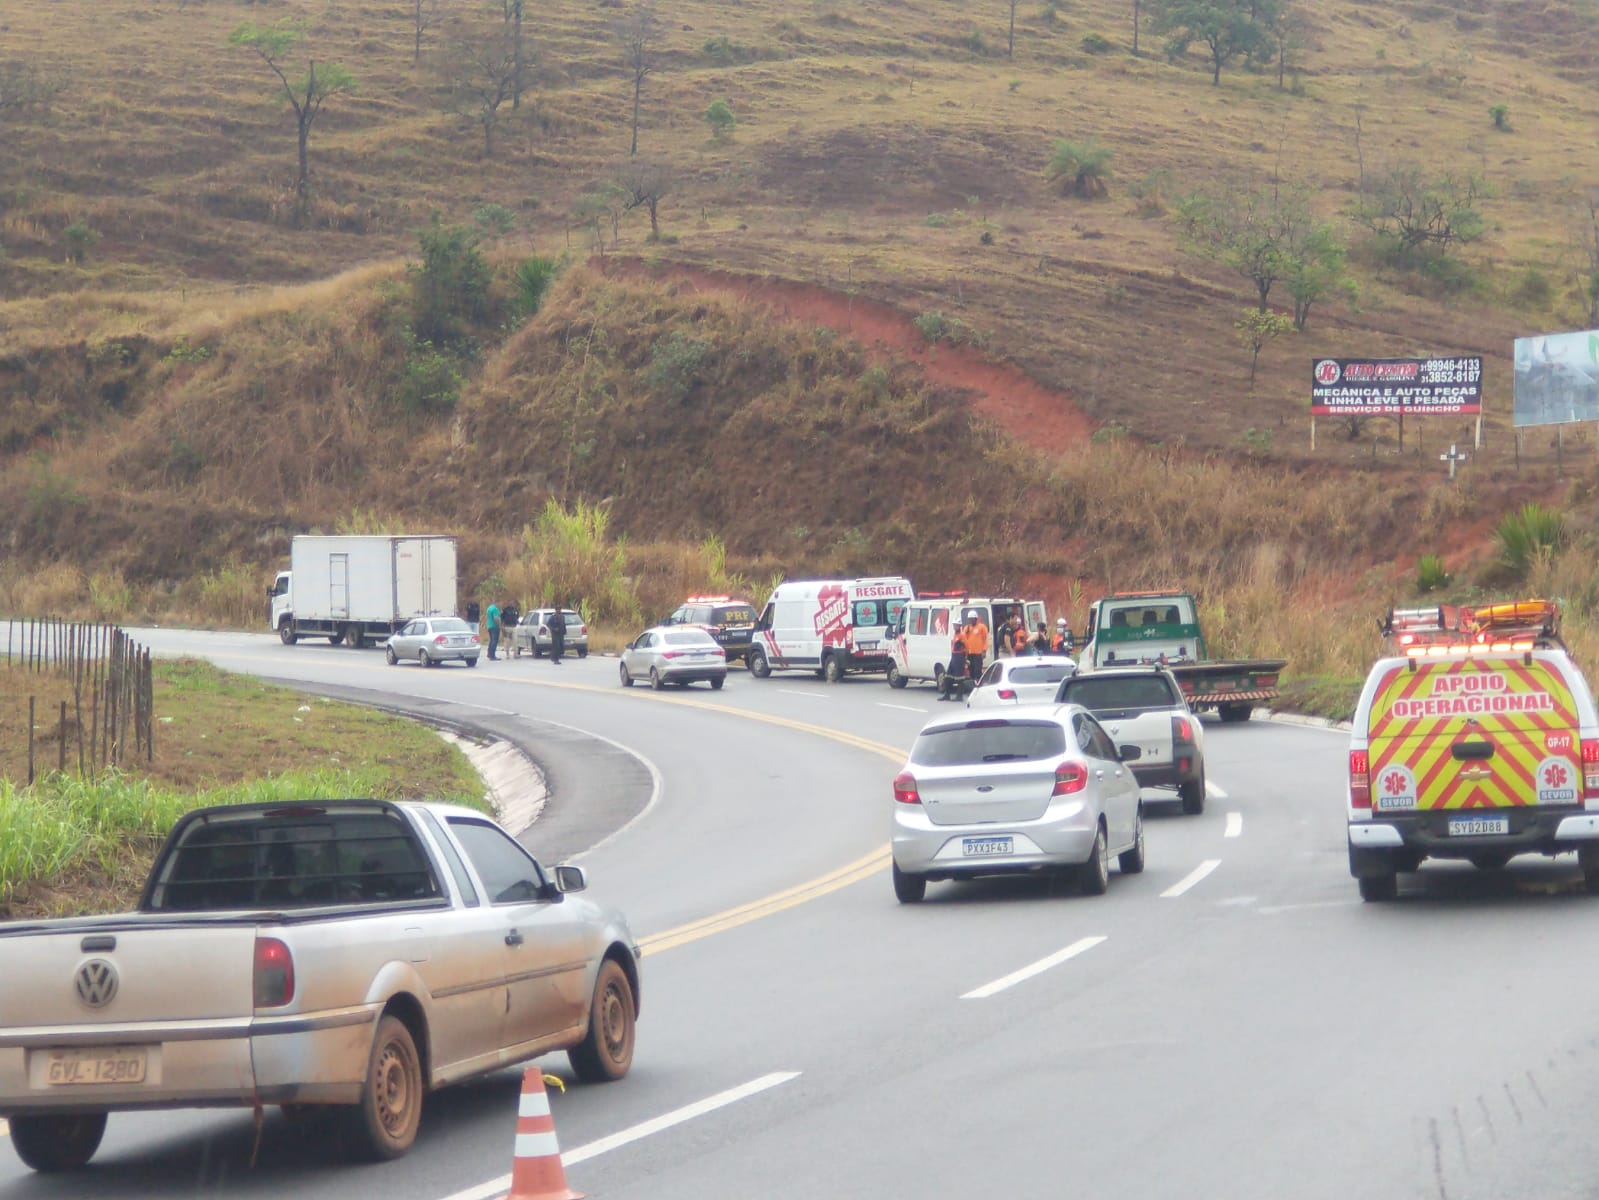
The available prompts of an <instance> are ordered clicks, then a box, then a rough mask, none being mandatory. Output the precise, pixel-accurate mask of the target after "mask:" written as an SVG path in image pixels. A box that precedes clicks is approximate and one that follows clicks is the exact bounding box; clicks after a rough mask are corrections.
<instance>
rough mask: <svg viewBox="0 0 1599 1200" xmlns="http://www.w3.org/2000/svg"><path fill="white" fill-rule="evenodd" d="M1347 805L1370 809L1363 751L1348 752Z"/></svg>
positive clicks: (1368, 760)
mask: <svg viewBox="0 0 1599 1200" xmlns="http://www.w3.org/2000/svg"><path fill="white" fill-rule="evenodd" d="M1583 749H1584V750H1585V751H1586V749H1587V747H1586V746H1585V747H1584V748H1583ZM1349 803H1350V806H1351V807H1353V808H1370V807H1371V756H1370V755H1369V754H1368V753H1367V752H1366V751H1364V750H1351V751H1350V752H1349Z"/></svg>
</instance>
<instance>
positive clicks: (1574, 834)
mask: <svg viewBox="0 0 1599 1200" xmlns="http://www.w3.org/2000/svg"><path fill="white" fill-rule="evenodd" d="M1558 626H1559V608H1558V607H1557V605H1555V604H1554V603H1553V602H1552V601H1544V600H1524V601H1518V602H1515V603H1510V604H1490V605H1482V606H1478V607H1476V608H1458V609H1456V608H1449V607H1446V606H1440V607H1435V608H1428V609H1408V610H1404V609H1401V610H1395V611H1393V612H1391V613H1390V614H1389V616H1388V620H1387V622H1386V624H1385V626H1384V634H1385V636H1386V638H1387V640H1388V644H1389V647H1390V650H1391V652H1392V653H1391V654H1390V656H1389V657H1386V658H1383V659H1382V660H1380V661H1379V662H1378V663H1377V665H1376V666H1374V667H1373V668H1372V669H1371V673H1370V674H1369V675H1368V676H1367V679H1366V684H1365V687H1364V688H1363V689H1362V690H1361V694H1360V702H1359V704H1358V706H1357V707H1356V709H1355V717H1354V723H1353V732H1352V734H1351V738H1350V744H1349V800H1348V804H1349V807H1348V817H1349V872H1350V874H1351V875H1353V876H1354V877H1355V878H1356V880H1358V881H1359V885H1360V895H1361V898H1362V899H1365V900H1392V899H1393V898H1394V897H1395V896H1396V895H1397V894H1398V873H1399V872H1408V871H1415V870H1416V869H1417V868H1418V867H1420V865H1421V862H1422V860H1423V859H1426V858H1454V859H1465V860H1468V861H1470V862H1472V863H1474V864H1475V865H1476V866H1478V867H1480V868H1483V869H1485V870H1493V869H1496V868H1499V867H1502V866H1504V865H1505V863H1507V862H1508V861H1509V860H1510V859H1511V858H1512V857H1513V856H1514V855H1517V854H1528V853H1533V854H1546V855H1554V854H1559V853H1562V852H1566V851H1576V852H1577V855H1578V860H1579V862H1580V864H1581V866H1582V871H1583V876H1584V880H1585V883H1586V886H1587V890H1588V891H1589V892H1590V893H1599V713H1596V712H1595V709H1594V701H1593V696H1592V694H1591V693H1590V692H1589V689H1588V684H1587V681H1586V680H1585V679H1584V678H1583V676H1582V672H1581V671H1579V670H1578V669H1577V666H1576V664H1575V663H1574V662H1573V661H1572V660H1571V657H1570V656H1569V655H1568V654H1567V653H1566V650H1565V647H1564V645H1563V643H1562V642H1561V641H1560V636H1559V628H1558Z"/></svg>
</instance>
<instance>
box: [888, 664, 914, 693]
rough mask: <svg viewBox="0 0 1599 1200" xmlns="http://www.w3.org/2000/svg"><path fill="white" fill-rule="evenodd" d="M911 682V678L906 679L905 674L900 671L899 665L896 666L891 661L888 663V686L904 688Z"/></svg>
mask: <svg viewBox="0 0 1599 1200" xmlns="http://www.w3.org/2000/svg"><path fill="white" fill-rule="evenodd" d="M909 682H910V680H908V679H906V678H905V676H903V675H901V674H900V673H899V668H898V667H896V666H895V665H894V664H893V663H889V664H888V686H889V687H891V688H902V687H904V686H905V685H906V684H907V683H909Z"/></svg>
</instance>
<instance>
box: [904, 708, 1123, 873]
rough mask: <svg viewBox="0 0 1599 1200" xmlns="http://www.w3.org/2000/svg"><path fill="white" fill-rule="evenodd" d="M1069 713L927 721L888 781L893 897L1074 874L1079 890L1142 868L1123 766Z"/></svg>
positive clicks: (1023, 711) (1082, 718)
mask: <svg viewBox="0 0 1599 1200" xmlns="http://www.w3.org/2000/svg"><path fill="white" fill-rule="evenodd" d="M1137 757H1138V748H1137V747H1136V746H1131V745H1129V746H1123V747H1117V746H1116V744H1115V743H1114V742H1112V741H1111V739H1110V737H1109V735H1107V734H1106V732H1105V730H1104V729H1103V728H1101V726H1100V724H1099V722H1098V721H1096V720H1095V719H1094V716H1093V714H1092V713H1090V712H1089V711H1088V710H1087V709H1086V708H1082V707H1080V706H1079V705H1076V704H1063V705H1060V706H1059V707H1056V708H1044V707H1041V706H1040V707H1029V708H1020V709H1010V710H1007V711H1004V712H999V711H996V712H994V713H993V715H987V714H984V715H982V716H978V715H976V714H968V713H961V714H958V715H952V716H948V717H935V718H933V720H931V721H929V722H928V723H927V724H926V725H925V726H923V727H922V732H921V733H920V734H918V735H917V738H916V743H915V745H913V746H912V747H911V753H910V760H909V761H908V762H906V764H905V768H904V770H902V771H901V772H900V773H899V775H898V776H896V777H895V779H894V804H893V810H894V813H893V820H892V822H891V826H892V853H893V876H894V895H895V896H897V897H898V898H899V900H900V903H902V904H914V903H915V902H916V901H918V900H920V899H922V897H923V896H924V895H925V894H926V892H927V883H928V881H929V880H932V879H961V878H971V877H973V876H977V875H1006V874H1027V873H1031V872H1057V871H1058V872H1071V873H1075V874H1076V875H1077V876H1078V878H1079V880H1080V882H1081V885H1082V889H1083V891H1084V892H1086V893H1088V894H1089V895H1099V894H1101V893H1103V892H1104V891H1105V889H1106V888H1107V887H1108V886H1109V884H1110V858H1111V855H1113V854H1114V855H1116V856H1117V858H1118V861H1119V864H1120V866H1121V870H1122V873H1123V874H1124V875H1134V874H1137V873H1138V872H1139V871H1142V870H1143V869H1144V810H1143V806H1142V804H1141V803H1140V802H1139V796H1138V780H1137V779H1135V778H1134V777H1133V772H1132V769H1131V767H1130V766H1129V765H1128V764H1129V763H1130V762H1131V760H1133V759H1136V758H1137Z"/></svg>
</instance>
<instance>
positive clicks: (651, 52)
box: [616, 0, 660, 155]
mask: <svg viewBox="0 0 1599 1200" xmlns="http://www.w3.org/2000/svg"><path fill="white" fill-rule="evenodd" d="M616 34H617V36H618V37H619V38H621V40H622V51H623V55H624V56H625V58H626V61H627V68H628V72H629V74H631V76H632V79H633V141H632V144H631V145H630V146H629V147H628V151H627V152H628V154H630V155H631V154H637V153H638V116H639V102H640V100H641V98H642V97H643V95H644V80H645V79H646V78H647V77H648V76H649V75H650V73H651V72H652V71H654V70H655V62H656V59H657V57H658V55H659V40H660V23H659V21H657V20H656V17H655V0H639V3H638V4H636V5H634V7H633V10H632V11H631V12H630V13H628V15H627V17H626V18H625V19H624V20H623V21H622V23H621V24H620V25H618V26H617V28H616Z"/></svg>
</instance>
